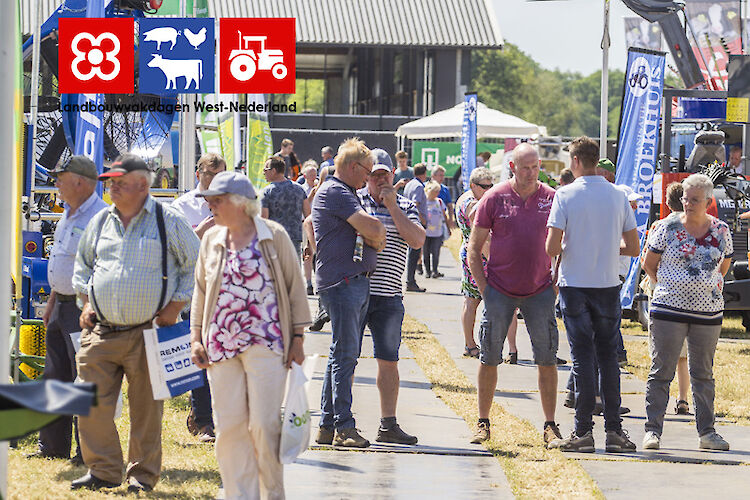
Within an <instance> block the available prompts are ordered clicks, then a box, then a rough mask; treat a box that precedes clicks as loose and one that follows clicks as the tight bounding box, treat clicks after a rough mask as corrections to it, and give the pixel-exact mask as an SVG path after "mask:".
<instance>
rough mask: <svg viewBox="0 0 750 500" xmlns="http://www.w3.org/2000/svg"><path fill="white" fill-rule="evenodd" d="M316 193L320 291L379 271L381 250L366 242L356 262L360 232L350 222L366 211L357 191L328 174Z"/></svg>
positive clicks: (317, 265) (315, 213)
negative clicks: (363, 274)
mask: <svg viewBox="0 0 750 500" xmlns="http://www.w3.org/2000/svg"><path fill="white" fill-rule="evenodd" d="M328 179H329V180H326V182H324V183H323V185H322V186H321V187H320V188H319V189H318V192H317V193H316V194H315V199H314V200H313V205H312V223H313V230H314V232H315V243H316V246H317V252H316V260H315V263H316V269H315V273H316V274H315V280H316V284H317V289H318V290H325V289H326V288H330V287H332V286H334V285H336V284H338V283H339V282H341V281H342V280H343V279H344V278H348V277H352V276H356V275H357V274H361V273H364V272H371V271H374V270H375V265H376V264H377V253H376V252H375V249H374V248H371V247H369V246H367V245H364V249H363V253H362V260H361V261H360V262H354V259H353V257H354V246H355V243H356V240H357V231H356V230H355V229H354V227H353V226H352V225H351V224H349V223H348V222H347V219H348V218H349V217H351V216H352V215H354V214H355V213H357V212H359V211H360V210H363V208H362V204H361V203H360V201H359V197H358V196H357V193H356V192H355V191H354V189H352V188H351V187H350V186H348V185H346V184H345V183H344V182H343V181H341V179H339V178H338V177H335V176H331V177H328Z"/></svg>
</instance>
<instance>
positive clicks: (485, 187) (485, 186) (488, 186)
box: [477, 184, 494, 190]
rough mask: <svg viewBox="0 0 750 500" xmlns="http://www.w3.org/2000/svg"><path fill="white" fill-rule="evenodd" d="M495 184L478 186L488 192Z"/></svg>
mask: <svg viewBox="0 0 750 500" xmlns="http://www.w3.org/2000/svg"><path fill="white" fill-rule="evenodd" d="M493 185H494V184H477V186H479V187H480V188H482V189H484V190H487V189H490V188H491V187H492V186H493Z"/></svg>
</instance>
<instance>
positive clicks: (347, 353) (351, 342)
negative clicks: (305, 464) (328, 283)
mask: <svg viewBox="0 0 750 500" xmlns="http://www.w3.org/2000/svg"><path fill="white" fill-rule="evenodd" d="M318 294H319V295H320V300H321V302H322V304H323V307H325V309H326V311H328V315H329V316H330V318H331V328H332V329H333V338H332V340H331V349H330V352H329V354H328V365H327V366H326V373H325V376H324V377H323V394H322V395H321V398H320V426H321V427H326V428H328V429H330V428H334V427H335V428H336V429H348V428H351V427H354V417H353V416H352V377H353V375H354V368H355V367H356V366H357V358H358V357H359V352H360V349H361V347H362V324H363V322H364V320H365V316H366V314H367V304H368V301H369V298H370V279H369V278H367V277H365V276H363V275H359V276H356V277H353V278H348V279H345V280H343V281H342V282H341V283H339V284H337V285H335V286H332V287H330V288H326V289H325V290H319V292H318Z"/></svg>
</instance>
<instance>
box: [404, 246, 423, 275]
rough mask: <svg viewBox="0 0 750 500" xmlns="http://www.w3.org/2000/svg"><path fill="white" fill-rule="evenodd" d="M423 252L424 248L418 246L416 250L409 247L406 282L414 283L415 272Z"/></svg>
mask: <svg viewBox="0 0 750 500" xmlns="http://www.w3.org/2000/svg"><path fill="white" fill-rule="evenodd" d="M421 253H422V249H421V248H418V249H416V250H414V249H413V248H411V247H410V248H409V255H408V256H407V258H406V282H407V283H414V273H416V272H417V262H419V256H420V254H421Z"/></svg>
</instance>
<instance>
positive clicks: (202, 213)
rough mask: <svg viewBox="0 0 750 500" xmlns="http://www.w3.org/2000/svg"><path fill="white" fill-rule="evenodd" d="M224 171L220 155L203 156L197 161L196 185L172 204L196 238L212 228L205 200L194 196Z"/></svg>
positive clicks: (206, 187) (224, 165)
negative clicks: (183, 217)
mask: <svg viewBox="0 0 750 500" xmlns="http://www.w3.org/2000/svg"><path fill="white" fill-rule="evenodd" d="M226 169H227V164H226V162H225V161H224V158H222V157H221V155H218V154H216V153H206V154H204V155H203V156H201V157H200V159H199V160H198V169H197V170H196V172H195V176H196V178H197V179H198V185H197V186H196V187H195V189H193V190H191V191H188V192H187V193H185V194H183V195H182V196H180V197H179V198H177V199H176V200H174V201H173V202H172V208H174V209H175V210H177V211H178V212H180V213H181V214H182V215H184V216H185V218H186V219H187V221H188V222H189V223H190V225H191V226H192V227H193V230H195V232H196V234H197V235H198V238H200V237H201V236H203V233H204V232H206V230H208V229H209V228H210V227H211V226H213V219H212V214H211V211H210V210H209V209H208V203H206V199H205V198H203V197H202V196H196V195H197V194H198V193H200V192H201V191H205V190H206V189H208V186H209V185H210V184H211V181H212V180H213V179H214V176H215V175H216V174H218V173H219V172H223V171H225V170H226Z"/></svg>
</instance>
